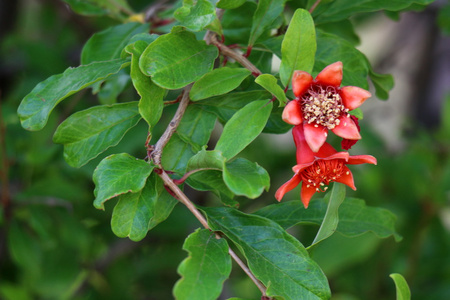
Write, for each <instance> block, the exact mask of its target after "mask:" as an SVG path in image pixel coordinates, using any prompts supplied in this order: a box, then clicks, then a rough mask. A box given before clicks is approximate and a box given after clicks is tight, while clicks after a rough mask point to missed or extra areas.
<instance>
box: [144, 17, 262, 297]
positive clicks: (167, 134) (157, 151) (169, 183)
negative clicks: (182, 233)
mask: <svg viewBox="0 0 450 300" xmlns="http://www.w3.org/2000/svg"><path fill="white" fill-rule="evenodd" d="M222 13H223V10H222V9H217V10H216V14H217V16H218V17H219V19H220V17H221V16H222ZM203 39H204V40H205V41H206V43H207V44H214V45H216V46H217V47H218V48H219V50H221V49H224V51H225V53H228V54H227V55H228V56H230V57H232V58H234V59H235V60H236V61H238V62H240V63H241V64H242V65H243V66H244V67H246V68H247V69H249V70H250V71H252V73H257V74H261V71H259V70H258V68H256V67H255V66H254V65H253V64H252V63H250V62H249V61H248V60H247V59H246V58H245V57H243V56H242V55H238V54H237V53H235V52H233V51H232V50H231V49H229V48H228V47H226V46H225V45H224V44H222V43H219V42H218V41H217V38H216V34H215V33H214V32H211V31H209V30H208V31H207V32H206V34H205V36H204V38H203ZM228 51H229V52H230V53H229V52H228ZM222 53H224V52H223V51H222ZM192 85H193V84H192V83H191V84H189V85H188V86H186V87H185V88H184V90H183V95H182V98H181V101H180V104H179V106H178V109H177V111H176V112H175V115H174V116H173V118H172V120H171V121H170V123H169V126H167V128H166V130H165V131H164V133H163V135H162V136H161V138H160V139H159V140H158V142H157V143H156V145H155V148H154V150H153V152H152V160H153V163H155V164H156V165H157V166H158V167H159V168H160V169H161V171H160V172H157V174H158V176H159V177H161V179H162V180H163V181H164V185H165V186H166V187H167V188H169V189H170V190H171V191H172V192H173V193H174V194H175V196H176V198H177V199H178V201H180V202H181V203H183V204H184V205H185V206H186V207H187V208H188V209H189V211H190V212H191V213H192V214H193V215H194V216H195V217H196V218H197V220H199V222H200V223H201V224H202V225H203V227H205V228H206V229H208V230H211V228H210V227H209V225H208V222H207V221H206V218H205V217H204V216H203V215H202V214H201V213H200V211H199V210H198V209H197V208H196V207H195V205H194V204H193V203H192V202H191V200H189V198H188V197H187V196H186V195H185V194H184V193H183V191H182V190H181V189H180V188H179V187H178V186H177V185H176V184H175V183H174V182H173V180H172V178H170V177H169V175H168V174H167V172H166V171H165V170H164V169H163V168H162V166H161V155H162V150H163V148H164V146H165V145H166V144H167V143H168V142H169V140H170V138H171V137H172V135H173V133H174V132H175V131H176V130H177V128H178V125H179V124H180V121H181V118H182V117H183V115H184V113H185V111H186V109H187V107H188V105H189V101H190V100H189V91H190V90H191V87H192ZM215 235H216V238H218V239H220V238H222V237H221V236H220V235H219V234H218V233H215ZM228 253H229V254H230V256H231V257H232V258H233V259H234V260H235V261H236V262H237V264H238V265H239V266H240V267H241V268H242V270H244V272H245V273H246V274H247V275H248V276H249V277H250V279H251V280H252V281H253V282H254V283H255V285H256V286H257V287H258V289H259V290H260V291H261V293H262V295H263V299H264V298H267V296H266V287H265V286H264V285H263V284H262V283H261V282H260V281H259V280H258V279H257V278H256V277H255V275H253V273H252V272H251V271H250V269H249V268H248V267H247V266H246V265H245V263H244V262H243V261H242V260H241V259H240V258H239V257H238V256H237V254H236V253H235V252H234V251H233V250H232V249H231V248H228Z"/></svg>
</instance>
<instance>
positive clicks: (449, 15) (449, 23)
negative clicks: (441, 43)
mask: <svg viewBox="0 0 450 300" xmlns="http://www.w3.org/2000/svg"><path fill="white" fill-rule="evenodd" d="M437 23H438V25H439V27H440V28H441V30H442V32H443V33H444V34H446V35H450V3H447V4H446V5H444V6H443V7H441V9H439V13H438V18H437Z"/></svg>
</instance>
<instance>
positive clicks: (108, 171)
mask: <svg viewBox="0 0 450 300" xmlns="http://www.w3.org/2000/svg"><path fill="white" fill-rule="evenodd" d="M152 170H153V166H152V165H150V164H148V163H147V162H146V161H144V160H140V159H137V158H135V157H133V156H131V155H129V154H126V153H120V154H113V155H110V156H108V157H105V158H104V159H103V160H102V161H101V162H100V163H99V165H98V166H97V168H96V169H95V171H94V175H93V179H94V183H95V190H94V195H95V200H94V206H95V207H96V208H98V209H102V210H104V209H105V207H104V203H105V201H107V200H109V199H111V198H114V197H116V196H118V195H121V194H125V193H128V192H131V193H137V192H139V191H140V190H142V189H143V188H144V186H145V182H146V181H147V177H148V176H149V175H150V173H151V172H152Z"/></svg>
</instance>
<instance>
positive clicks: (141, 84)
mask: <svg viewBox="0 0 450 300" xmlns="http://www.w3.org/2000/svg"><path fill="white" fill-rule="evenodd" d="M147 46H148V44H147V42H144V41H137V42H135V43H133V44H131V45H128V46H127V47H126V49H125V51H126V52H127V53H130V54H131V70H130V75H131V79H132V81H133V85H134V88H135V89H136V91H137V93H138V94H139V96H141V99H140V100H139V113H140V114H141V116H142V117H143V118H144V120H145V121H146V122H147V124H148V126H149V127H150V132H151V130H152V129H153V127H154V126H155V125H156V123H158V121H159V119H160V118H161V115H162V112H163V109H164V102H163V100H164V95H165V90H164V89H163V88H160V87H159V86H157V85H156V84H154V83H153V82H152V80H151V79H150V77H148V76H145V75H144V74H143V73H142V71H141V69H140V68H139V58H140V57H141V55H142V53H143V52H144V50H145V48H147Z"/></svg>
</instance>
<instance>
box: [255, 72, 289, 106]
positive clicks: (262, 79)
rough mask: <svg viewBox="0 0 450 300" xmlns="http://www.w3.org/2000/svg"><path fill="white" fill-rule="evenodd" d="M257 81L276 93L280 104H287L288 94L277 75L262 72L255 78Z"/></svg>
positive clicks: (272, 92)
mask: <svg viewBox="0 0 450 300" xmlns="http://www.w3.org/2000/svg"><path fill="white" fill-rule="evenodd" d="M255 82H256V83H257V84H259V85H260V86H262V87H263V88H265V89H266V90H267V91H268V92H270V93H271V94H272V95H274V96H275V97H276V98H277V99H278V101H280V105H282V106H284V105H285V104H286V102H287V98H286V95H285V93H284V91H283V89H282V88H281V86H279V85H278V82H277V79H276V78H275V76H273V75H271V74H262V75H259V76H258V77H257V78H256V79H255Z"/></svg>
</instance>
